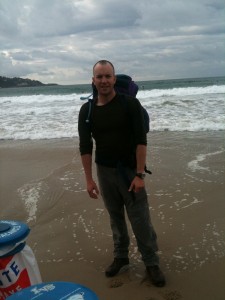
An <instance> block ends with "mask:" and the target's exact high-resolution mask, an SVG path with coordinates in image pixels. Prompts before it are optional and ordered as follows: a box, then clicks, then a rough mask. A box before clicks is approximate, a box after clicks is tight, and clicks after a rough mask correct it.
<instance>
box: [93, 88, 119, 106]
mask: <svg viewBox="0 0 225 300" xmlns="http://www.w3.org/2000/svg"><path fill="white" fill-rule="evenodd" d="M115 95H116V92H115V91H114V92H113V93H111V94H110V95H102V94H101V95H98V98H97V102H96V104H97V105H98V106H102V105H105V104H107V103H109V102H110V101H112V99H113V98H114V97H115Z"/></svg>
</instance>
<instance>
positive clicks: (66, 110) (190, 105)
mask: <svg viewBox="0 0 225 300" xmlns="http://www.w3.org/2000/svg"><path fill="white" fill-rule="evenodd" d="M137 84H138V86H139V91H138V94H137V98H138V99H139V101H140V102H141V103H142V105H143V106H144V107H145V108H146V109H147V111H148V112H149V115H150V131H218V130H225V77H205V78H185V79H169V80H149V81H139V82H137ZM90 93H91V83H90V84H74V85H53V86H51V85H45V86H38V87H19V88H2V89H0V108H1V110H0V118H1V125H0V139H1V140H24V139H32V140H33V139H53V138H71V137H77V136H78V130H77V123H78V114H79V110H80V107H81V105H82V104H83V103H84V101H81V100H80V98H81V97H83V96H87V95H89V94H90Z"/></svg>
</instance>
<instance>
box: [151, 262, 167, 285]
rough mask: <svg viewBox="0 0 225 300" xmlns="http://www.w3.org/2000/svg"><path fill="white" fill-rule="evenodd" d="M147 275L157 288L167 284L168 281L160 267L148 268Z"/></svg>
mask: <svg viewBox="0 0 225 300" xmlns="http://www.w3.org/2000/svg"><path fill="white" fill-rule="evenodd" d="M146 270H147V273H148V275H149V277H150V279H151V281H152V283H153V284H154V285H155V286H157V287H163V286H164V285H165V284H166V279H165V276H164V274H163V272H162V271H161V270H160V268H159V266H147V267H146Z"/></svg>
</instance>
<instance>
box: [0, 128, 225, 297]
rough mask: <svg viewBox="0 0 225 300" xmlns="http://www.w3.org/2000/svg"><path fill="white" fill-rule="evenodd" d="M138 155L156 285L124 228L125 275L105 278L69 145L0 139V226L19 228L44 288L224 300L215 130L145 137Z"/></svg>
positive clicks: (91, 203)
mask: <svg viewBox="0 0 225 300" xmlns="http://www.w3.org/2000/svg"><path fill="white" fill-rule="evenodd" d="M148 149H149V150H148V162H149V165H150V167H151V170H152V172H153V174H152V175H150V176H149V175H147V179H146V187H147V190H148V192H149V205H150V209H151V217H152V222H153V224H154V227H155V229H156V231H157V234H158V243H159V248H160V252H159V256H160V260H161V268H162V270H163V271H164V273H165V275H166V278H167V285H166V287H164V288H156V287H154V286H153V285H152V284H151V282H150V281H149V280H148V278H146V274H145V268H144V265H143V263H142V261H141V258H140V255H139V253H138V251H137V247H136V242H135V239H134V237H133V234H132V231H131V230H130V235H131V246H130V261H131V264H130V268H129V270H127V271H126V272H124V273H122V274H119V275H118V276H116V277H114V278H111V279H109V278H106V277H105V275H104V269H105V267H106V266H108V264H110V263H111V261H112V251H113V248H112V237H111V231H110V227H109V221H108V215H107V212H106V211H105V209H104V206H103V203H102V199H101V198H99V199H98V200H93V199H90V198H89V197H88V194H87V193H86V191H85V182H84V176H83V170H82V166H81V163H80V157H79V151H78V140H77V139H58V140H42V141H1V142H0V201H1V202H0V203H1V211H0V219H6V220H20V221H23V222H26V223H28V225H29V227H30V228H31V232H30V235H29V237H28V240H27V243H28V245H29V246H30V247H31V248H32V250H33V251H34V253H35V256H36V259H37V262H38V265H39V268H40V271H41V275H42V279H43V281H44V282H48V281H70V282H75V283H79V284H82V285H85V286H86V287H89V288H90V289H92V290H93V291H94V292H95V293H96V294H97V295H98V297H99V299H100V300H114V299H117V300H127V299H128V300H134V299H138V300H180V299H183V300H202V299H204V300H223V299H225V257H224V256H225V235H224V229H225V216H224V212H225V201H224V199H225V198H224V195H225V193H224V192H225V187H224V166H225V145H224V132H211V133H188V132H186V133H170V132H163V133H151V134H149V147H148Z"/></svg>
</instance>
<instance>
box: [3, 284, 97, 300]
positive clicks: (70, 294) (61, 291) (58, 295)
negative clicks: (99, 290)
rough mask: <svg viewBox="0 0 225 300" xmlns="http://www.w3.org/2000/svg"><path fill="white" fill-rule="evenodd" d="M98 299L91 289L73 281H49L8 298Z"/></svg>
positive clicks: (29, 299) (50, 299)
mask: <svg viewBox="0 0 225 300" xmlns="http://www.w3.org/2000/svg"><path fill="white" fill-rule="evenodd" d="M19 299H21V300H25V299H26V300H46V299H48V300H62V299H63V300H98V297H97V296H96V294H95V293H94V292H92V291H91V290H90V289H88V288H86V287H84V286H82V285H79V284H75V283H72V282H62V281H56V282H47V283H41V284H37V285H33V286H30V287H28V288H25V289H23V290H21V291H19V292H17V293H15V294H14V295H12V296H10V297H8V298H7V300H19Z"/></svg>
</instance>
